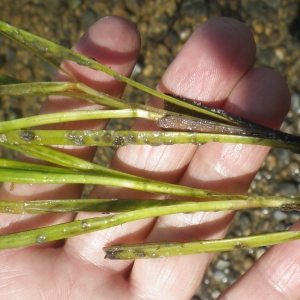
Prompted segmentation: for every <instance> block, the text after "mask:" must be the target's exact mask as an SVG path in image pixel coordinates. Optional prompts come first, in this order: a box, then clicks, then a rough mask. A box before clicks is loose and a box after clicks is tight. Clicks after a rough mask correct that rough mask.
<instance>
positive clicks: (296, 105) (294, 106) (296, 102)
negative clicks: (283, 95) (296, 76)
mask: <svg viewBox="0 0 300 300" xmlns="http://www.w3.org/2000/svg"><path fill="white" fill-rule="evenodd" d="M291 110H292V111H293V112H294V113H296V114H299V113H300V95H299V94H298V93H292V95H291Z"/></svg>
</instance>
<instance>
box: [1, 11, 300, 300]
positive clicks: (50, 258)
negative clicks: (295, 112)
mask: <svg viewBox="0 0 300 300" xmlns="http://www.w3.org/2000/svg"><path fill="white" fill-rule="evenodd" d="M120 45H121V46H120ZM139 47H140V37H139V34H138V31H137V29H136V27H135V26H134V25H133V24H131V23H129V22H128V21H126V20H123V19H121V18H116V17H109V18H104V19H102V20H100V21H98V22H97V23H95V24H94V25H93V26H92V27H91V28H90V29H89V30H88V31H87V33H86V34H85V35H84V36H83V37H82V38H81V39H80V41H79V42H78V43H77V45H76V46H75V48H74V49H75V50H76V51H79V52H81V53H83V54H85V55H87V56H89V57H94V58H95V59H96V60H97V61H99V62H102V63H104V64H106V65H109V66H111V67H112V68H113V69H114V70H116V71H118V72H120V73H122V74H125V75H130V73H131V71H132V69H133V67H134V64H135V60H136V59H137V56H138V53H139ZM254 57H255V43H254V40H253V36H252V34H251V33H250V31H249V30H248V29H247V28H246V27H245V26H244V25H243V24H242V23H239V22H237V21H235V20H231V19H227V18H217V19H212V20H209V21H207V22H206V23H204V24H202V25H201V26H200V27H199V28H198V29H197V30H196V31H195V32H194V34H193V35H192V36H191V37H190V39H189V40H188V41H187V43H186V45H185V46H184V47H183V48H182V50H181V52H180V53H179V54H178V56H177V57H176V59H175V60H174V61H173V62H172V64H171V65H170V67H169V68H168V69H167V70H166V72H165V74H164V76H163V78H162V79H161V81H160V82H159V83H158V86H157V89H158V90H160V91H162V92H171V93H174V94H180V95H182V96H185V97H187V98H192V99H197V100H199V101H200V100H201V101H202V102H205V103H206V104H209V105H211V106H215V107H220V108H223V109H225V110H226V111H228V112H232V113H235V114H238V115H240V116H242V117H246V118H248V119H251V120H253V121H256V122H259V123H262V124H264V125H267V126H270V127H273V128H278V127H279V126H280V124H281V122H282V120H283V118H284V117H285V115H286V113H287V111H288V108H289V99H290V95H289V91H288V88H287V85H286V83H285V82H284V80H283V79H282V78H281V77H280V76H279V75H278V74H276V73H275V72H274V71H272V70H270V69H266V68H259V69H251V65H252V64H253V60H254ZM64 67H65V68H67V69H68V70H70V71H71V72H73V74H75V76H76V77H77V78H79V79H80V80H81V81H82V82H84V83H86V84H87V85H89V86H91V87H93V88H95V89H97V90H99V91H104V92H106V93H109V94H111V95H113V96H120V95H121V94H122V91H123V88H124V85H123V84H122V83H120V82H117V81H115V80H114V79H113V78H111V77H109V76H107V75H105V74H102V73H100V72H98V73H97V72H95V71H92V70H88V69H85V68H83V67H81V66H78V65H76V64H73V63H70V62H67V63H66V62H65V63H64ZM66 79H67V78H66V75H64V74H58V75H57V78H56V80H66ZM150 104H151V105H156V106H159V105H161V104H160V103H159V100H158V99H154V98H152V99H151V100H150ZM79 108H82V109H87V108H89V109H101V107H99V106H96V105H91V104H87V103H85V102H82V101H78V100H75V99H61V98H59V97H55V98H54V97H51V98H50V99H49V100H48V101H47V102H46V103H45V104H44V106H43V107H42V109H41V113H49V112H55V111H63V110H73V109H79ZM104 127H105V123H103V122H102V121H101V122H98V121H90V122H77V123H72V124H59V125H55V126H52V127H51V128H56V129H60V128H64V129H65V128H76V129H79V128H80V129H87V128H89V129H97V128H98V129H101V128H104ZM134 128H135V129H151V128H153V125H152V124H150V123H149V122H146V121H141V120H139V121H137V122H136V123H135V124H134ZM61 150H62V151H66V152H68V153H72V154H73V155H77V156H78V157H81V158H85V159H88V160H91V159H92V158H93V156H94V152H95V149H94V148H81V149H78V148H72V149H70V148H69V149H61ZM268 151H269V149H268V148H267V147H259V146H249V145H248V146H247V145H231V144H216V143H209V144H206V145H203V146H200V147H196V146H194V145H174V146H166V147H165V146H160V147H155V148H151V147H148V146H144V147H142V146H128V147H123V148H121V149H119V150H118V151H117V153H116V154H115V156H114V157H113V158H112V160H111V162H110V167H111V168H114V169H118V170H121V171H124V172H129V173H132V174H136V175H140V176H144V177H148V178H155V179H157V180H164V181H168V182H172V183H179V184H182V185H188V186H193V187H199V188H205V189H214V190H217V191H222V192H230V193H241V192H246V191H247V189H248V187H249V184H250V182H251V180H252V179H253V176H254V175H255V173H256V171H257V170H258V168H259V167H260V165H261V164H262V162H263V161H264V159H265V157H266V155H267V153H268ZM20 159H23V160H30V158H26V157H20ZM81 192H82V186H74V185H48V186H47V185H23V184H15V185H14V188H13V189H12V188H11V184H10V183H5V184H4V185H3V187H2V189H1V193H0V195H1V197H2V198H3V199H17V200H19V201H24V200H27V199H46V198H49V199H59V198H60V199H61V198H79V197H80V195H81ZM120 196H121V197H130V196H132V197H147V195H146V194H143V193H141V192H135V191H129V190H126V189H118V188H109V187H95V188H94V189H93V190H92V192H91V195H90V197H120ZM95 215H97V214H90V213H79V214H77V215H72V214H61V215H50V216H42V217H41V216H26V215H24V216H13V215H3V216H1V220H0V226H1V234H4V233H7V232H13V231H18V230H25V229H30V228H35V227H38V226H39V227H40V226H46V225H51V224H56V223H60V222H67V221H71V220H74V219H83V218H88V217H91V216H95ZM233 216H234V213H233V212H222V213H195V214H180V215H171V216H164V217H160V218H156V219H147V220H141V221H135V222H133V223H130V224H125V225H122V226H118V227H116V228H111V229H108V230H104V231H100V232H95V233H92V234H87V235H82V236H78V237H74V238H71V239H68V240H67V241H65V242H55V243H48V244H44V245H41V246H33V247H27V248H22V249H12V250H5V251H1V253H0V287H1V288H0V298H1V299H3V298H5V297H8V295H9V298H10V299H180V300H182V299H190V298H191V297H192V296H193V294H194V293H195V291H196V289H197V287H198V286H199V284H200V282H201V280H202V277H203V274H204V272H205V270H206V268H207V266H208V265H209V263H210V261H211V259H212V258H213V254H200V255H191V256H186V257H173V258H166V259H155V260H149V259H148V260H137V261H110V260H107V259H104V253H103V252H102V250H101V249H102V247H103V246H107V245H110V244H116V243H137V242H144V241H147V242H149V241H192V240H196V239H209V238H222V237H224V235H225V233H226V230H227V228H228V226H229V224H230V221H231V220H232V217H233ZM298 227H299V225H298ZM295 228H297V224H296V225H294V229H295ZM299 245H300V242H298V241H295V242H291V243H287V244H284V245H278V246H274V247H272V248H271V249H270V250H269V251H267V252H266V253H265V254H264V255H263V256H262V257H261V258H260V259H259V260H258V261H257V262H256V263H255V264H254V265H253V267H252V268H251V269H250V270H249V271H248V272H246V273H245V274H244V275H243V276H242V277H241V278H240V280H238V281H237V282H236V283H234V284H233V285H232V286H231V288H229V289H228V290H227V291H225V292H224V293H223V294H222V295H221V296H220V299H241V297H242V298H243V299H298V298H299V297H300V289H299V283H300V281H299V272H300V271H299V270H300V266H299V263H300V259H299V258H298V257H299V256H298V255H297V254H298V251H296V250H297V246H299Z"/></svg>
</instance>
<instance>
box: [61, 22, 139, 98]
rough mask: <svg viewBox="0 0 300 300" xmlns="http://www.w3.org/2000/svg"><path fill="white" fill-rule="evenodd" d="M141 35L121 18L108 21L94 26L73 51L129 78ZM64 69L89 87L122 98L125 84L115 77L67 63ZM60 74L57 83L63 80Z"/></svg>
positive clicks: (63, 77) (133, 26) (64, 64)
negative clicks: (121, 94)
mask: <svg viewBox="0 0 300 300" xmlns="http://www.w3.org/2000/svg"><path fill="white" fill-rule="evenodd" d="M140 43H141V41H140V34H139V32H138V30H137V27H136V25H135V24H134V23H132V22H130V21H128V20H126V19H123V18H121V17H115V16H113V17H105V18H103V19H100V20H99V21H97V22H96V23H94V24H93V25H92V26H91V27H90V28H89V29H88V30H87V31H86V32H85V34H84V35H83V36H82V37H81V38H80V39H79V41H78V42H77V43H76V45H75V46H74V47H73V50H74V51H76V52H79V53H81V54H83V55H85V56H87V57H91V58H93V59H95V60H96V61H97V62H99V63H101V64H104V65H105V66H107V67H109V68H112V69H113V70H115V71H116V72H118V73H121V74H123V75H125V76H130V74H131V72H132V70H133V68H134V65H135V62H136V59H137V57H138V54H139V51H140ZM63 67H64V68H66V69H67V70H68V71H70V72H71V73H72V74H73V75H74V76H75V77H76V78H77V79H78V80H79V81H81V82H83V83H85V84H87V85H89V86H90V87H92V88H94V89H96V90H101V91H102V92H104V93H109V94H112V95H114V96H118V95H120V93H121V92H122V91H123V88H124V84H123V83H121V82H118V81H116V80H115V79H114V78H113V77H112V76H109V75H106V74H105V73H103V72H99V71H94V70H91V69H89V68H87V67H83V66H79V65H78V64H76V63H74V62H70V61H64V63H63ZM65 78H66V76H65V75H64V74H61V73H60V74H59V75H58V76H57V77H56V79H57V80H64V79H65Z"/></svg>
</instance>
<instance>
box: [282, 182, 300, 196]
mask: <svg viewBox="0 0 300 300" xmlns="http://www.w3.org/2000/svg"><path fill="white" fill-rule="evenodd" d="M277 192H278V193H279V195H280V196H283V197H291V196H295V195H297V194H298V187H297V183H296V182H287V181H284V182H281V183H280V184H279V186H278V189H277Z"/></svg>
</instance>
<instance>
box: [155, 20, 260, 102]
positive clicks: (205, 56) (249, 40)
mask: <svg viewBox="0 0 300 300" xmlns="http://www.w3.org/2000/svg"><path fill="white" fill-rule="evenodd" d="M255 51H256V47H255V42H254V38H253V35H252V33H251V31H250V30H249V29H248V28H247V27H246V26H245V25H244V24H243V23H241V22H239V21H236V20H233V19H229V18H224V17H221V18H214V19H210V20H208V21H207V22H205V23H203V24H202V25H201V26H199V27H198V28H197V30H196V31H195V32H194V33H193V34H192V36H191V37H190V38H189V40H188V41H187V43H186V44H185V45H184V47H183V48H182V50H181V51H180V53H179V54H178V55H177V57H176V58H175V60H174V61H173V63H172V64H171V66H170V67H169V68H168V70H167V71H166V73H165V75H164V77H163V79H162V81H161V83H160V84H159V89H160V90H162V91H164V92H172V93H175V94H178V95H182V96H185V97H188V98H192V99H198V100H201V101H205V102H222V101H224V100H225V99H226V98H227V97H228V95H229V93H230V92H231V90H232V88H233V87H234V86H235V84H236V83H237V82H238V81H239V79H240V78H241V77H242V76H243V74H244V73H245V72H246V71H247V70H248V69H249V68H250V67H251V65H252V63H253V60H254V57H255Z"/></svg>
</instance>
